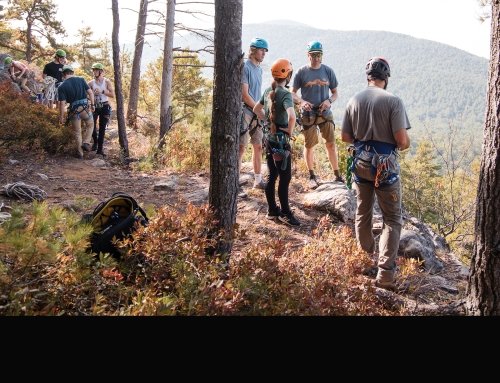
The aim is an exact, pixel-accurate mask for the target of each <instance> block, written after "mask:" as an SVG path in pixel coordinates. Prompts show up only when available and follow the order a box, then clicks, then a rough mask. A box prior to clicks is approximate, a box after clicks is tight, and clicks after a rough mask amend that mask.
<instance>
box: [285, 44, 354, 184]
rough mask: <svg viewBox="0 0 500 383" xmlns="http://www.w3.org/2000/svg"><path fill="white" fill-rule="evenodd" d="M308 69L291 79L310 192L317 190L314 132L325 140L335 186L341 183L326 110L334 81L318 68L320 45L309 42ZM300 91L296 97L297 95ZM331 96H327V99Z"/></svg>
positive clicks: (329, 113)
mask: <svg viewBox="0 0 500 383" xmlns="http://www.w3.org/2000/svg"><path fill="white" fill-rule="evenodd" d="M307 56H308V58H309V65H304V66H303V67H301V68H299V70H298V71H297V74H296V75H295V77H294V79H293V88H292V94H293V100H294V102H295V103H296V104H300V112H301V120H302V128H303V131H302V133H303V134H304V141H305V143H304V159H305V161H306V165H307V169H308V170H309V183H308V186H309V188H310V189H316V188H317V187H318V186H319V178H318V176H317V175H316V174H315V173H314V152H313V151H314V146H316V145H317V144H318V143H319V140H318V128H319V131H320V132H321V136H322V137H323V138H324V139H325V141H326V143H325V147H326V153H327V154H328V159H329V161H330V164H331V166H332V170H333V172H334V175H335V178H334V181H336V182H344V180H343V179H342V177H341V175H340V172H339V163H338V159H337V148H336V146H335V124H334V123H333V114H332V111H331V110H330V108H331V106H332V104H333V102H334V101H335V100H336V99H337V97H338V94H337V86H338V82H337V77H336V76H335V72H334V71H333V69H332V68H330V67H329V66H326V65H324V64H322V59H323V45H322V44H321V43H320V42H319V41H311V42H310V43H309V44H308V47H307ZM299 90H300V95H301V97H299V95H298V94H297V92H298V91H299ZM330 92H331V96H330Z"/></svg>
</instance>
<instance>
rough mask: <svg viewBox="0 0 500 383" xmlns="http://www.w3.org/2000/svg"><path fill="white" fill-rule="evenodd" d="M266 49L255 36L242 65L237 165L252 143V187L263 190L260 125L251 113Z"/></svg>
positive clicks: (264, 185) (263, 41) (260, 92)
mask: <svg viewBox="0 0 500 383" xmlns="http://www.w3.org/2000/svg"><path fill="white" fill-rule="evenodd" d="M267 51H268V44H267V41H266V40H264V39H261V38H259V37H256V38H254V39H252V41H251V43H250V51H249V53H248V60H247V61H245V65H243V73H242V76H241V96H242V101H243V103H242V105H243V112H242V113H243V114H242V118H241V126H240V151H239V167H240V170H241V160H242V158H243V154H244V153H245V148H246V147H247V145H248V143H249V142H250V143H251V144H252V149H253V151H252V163H253V172H254V178H255V180H254V183H253V187H254V189H261V190H264V189H265V188H266V184H265V182H264V181H263V180H262V173H261V171H262V138H263V132H262V127H261V126H260V125H259V124H258V121H257V118H256V116H255V114H254V113H253V107H254V106H255V104H257V103H258V102H259V100H260V97H261V95H262V91H261V88H262V68H261V66H260V63H261V62H262V61H263V60H264V57H265V56H266V53H267ZM238 196H239V197H242V198H243V197H246V193H245V192H243V191H242V190H240V192H239V194H238Z"/></svg>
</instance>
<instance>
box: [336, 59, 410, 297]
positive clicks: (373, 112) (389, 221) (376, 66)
mask: <svg viewBox="0 0 500 383" xmlns="http://www.w3.org/2000/svg"><path fill="white" fill-rule="evenodd" d="M366 75H367V80H368V87H367V88H366V89H364V90H362V91H361V92H359V93H357V94H356V95H354V97H352V98H351V99H350V100H349V102H348V103H347V106H346V109H345V114H344V119H343V120H342V141H345V142H349V143H351V144H354V146H355V148H356V149H355V152H356V153H355V156H354V169H353V172H354V175H355V178H354V179H355V181H356V183H355V187H356V190H357V196H356V198H357V210H356V225H355V226H356V240H357V242H358V245H359V246H360V247H361V248H362V249H363V250H364V251H366V252H367V253H368V254H370V256H375V255H376V252H375V239H374V237H373V232H372V217H373V205H374V198H375V195H376V196H377V201H378V204H379V206H380V210H381V211H382V218H383V222H384V226H383V229H382V234H381V235H380V240H379V251H378V263H377V266H378V271H377V278H376V280H375V285H376V286H377V287H381V288H385V289H389V290H394V289H396V284H395V278H394V274H395V271H396V256H397V254H398V248H399V239H400V234H401V226H402V221H403V220H402V216H401V184H400V180H399V166H398V165H397V156H396V154H395V151H396V150H397V149H399V150H404V149H407V148H408V147H409V146H410V138H409V137H408V133H407V130H408V129H410V128H411V126H410V122H409V121H408V116H407V115H406V110H405V107H404V105H403V102H402V101H401V99H400V98H399V97H396V96H394V95H393V94H391V93H389V92H387V91H386V89H387V84H388V82H389V77H390V75H391V70H390V67H389V63H388V62H387V61H386V60H385V59H383V58H381V57H374V58H372V59H371V60H370V61H368V63H367V64H366ZM380 158H383V160H380ZM374 164H375V165H376V167H375V166H374ZM379 170H381V171H379ZM382 173H384V174H387V176H385V177H386V178H383V177H384V176H381V174H382ZM389 174H390V175H391V176H390V177H389V176H388V175H389Z"/></svg>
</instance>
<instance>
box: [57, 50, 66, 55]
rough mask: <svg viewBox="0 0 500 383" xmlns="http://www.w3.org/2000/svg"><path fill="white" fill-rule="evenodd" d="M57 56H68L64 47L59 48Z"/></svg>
mask: <svg viewBox="0 0 500 383" xmlns="http://www.w3.org/2000/svg"><path fill="white" fill-rule="evenodd" d="M56 56H57V57H66V51H65V50H64V49H58V50H57V51H56Z"/></svg>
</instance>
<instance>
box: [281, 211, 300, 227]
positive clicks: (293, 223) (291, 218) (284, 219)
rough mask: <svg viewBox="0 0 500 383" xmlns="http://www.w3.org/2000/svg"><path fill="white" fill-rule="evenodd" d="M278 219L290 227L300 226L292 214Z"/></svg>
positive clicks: (283, 215)
mask: <svg viewBox="0 0 500 383" xmlns="http://www.w3.org/2000/svg"><path fill="white" fill-rule="evenodd" d="M278 219H279V220H280V221H281V222H283V223H286V224H287V225H290V226H300V222H299V221H298V220H297V218H295V217H294V216H293V214H292V213H288V214H281V215H280V216H279V217H278Z"/></svg>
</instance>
